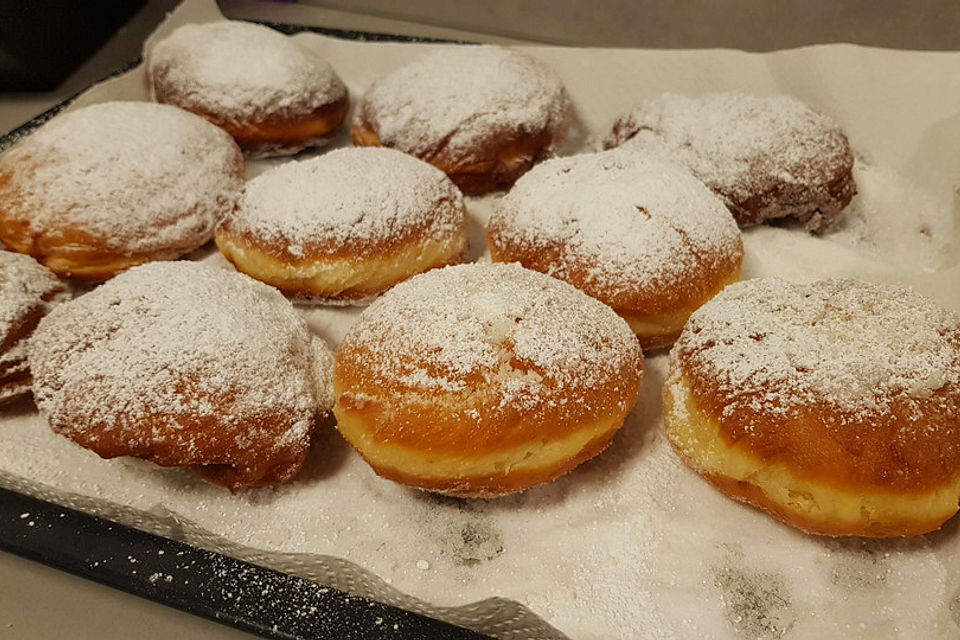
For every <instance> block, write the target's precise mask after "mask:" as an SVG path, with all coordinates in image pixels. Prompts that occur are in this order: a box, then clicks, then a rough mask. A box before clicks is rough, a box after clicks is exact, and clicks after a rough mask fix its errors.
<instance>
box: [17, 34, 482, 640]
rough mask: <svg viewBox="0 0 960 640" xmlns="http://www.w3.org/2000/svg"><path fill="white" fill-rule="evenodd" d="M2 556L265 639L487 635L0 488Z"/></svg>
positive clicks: (24, 128) (26, 128)
mask: <svg viewBox="0 0 960 640" xmlns="http://www.w3.org/2000/svg"><path fill="white" fill-rule="evenodd" d="M261 24H265V25H267V26H269V27H272V28H274V29H276V30H278V31H282V32H283V33H286V34H294V33H300V32H303V31H307V32H311V33H320V34H323V35H328V36H333V37H336V38H344V39H348V40H362V41H367V42H430V43H448V44H449V43H453V41H450V40H437V39H432V38H416V37H410V36H398V35H391V34H380V33H369V32H364V31H346V30H342V29H328V28H324V27H310V26H302V25H290V24H280V23H272V22H261ZM459 44H469V43H459ZM141 61H142V58H137V59H136V60H131V61H130V62H129V63H127V64H125V65H123V66H122V67H121V68H119V69H117V70H116V71H114V72H113V73H110V74H109V75H107V76H106V77H104V78H103V79H102V80H101V82H103V81H105V80H109V79H110V78H113V77H116V76H119V75H121V74H123V73H126V72H127V71H129V70H130V69H132V68H134V67H135V66H137V65H138V64H140V63H141ZM80 93H83V92H82V91H81V92H80ZM80 93H77V94H75V95H73V96H71V97H70V98H67V99H66V100H64V101H63V102H61V103H59V104H57V105H56V106H54V107H52V108H50V109H48V110H47V111H44V112H43V113H41V114H40V115H38V116H36V117H35V118H33V119H31V120H30V121H28V122H26V123H24V124H23V125H21V126H19V127H17V128H16V129H14V130H13V131H10V132H9V133H6V134H4V135H3V136H0V152H2V151H4V150H5V149H7V148H8V147H10V146H12V145H14V144H15V143H16V142H17V141H18V140H20V139H21V138H23V137H25V136H27V135H30V134H31V133H33V132H34V131H35V130H36V129H38V128H40V127H41V126H43V124H44V123H46V122H47V121H48V120H50V119H51V118H53V117H54V116H55V115H57V114H58V113H60V112H61V111H62V110H63V109H64V108H66V107H67V106H68V105H69V104H70V103H71V102H73V101H74V100H75V99H76V98H77V96H79V95H80ZM0 549H3V550H5V551H9V552H11V553H14V554H16V555H19V556H23V557H25V558H28V559H30V560H35V561H37V562H41V563H43V564H46V565H48V566H51V567H54V568H56V569H60V570H63V571H67V572H69V573H73V574H76V575H79V576H82V577H84V578H87V579H90V580H93V581H95V582H99V583H101V584H105V585H108V586H111V587H114V588H116V589H120V590H121V591H126V592H128V593H132V594H134V595H137V596H141V597H143V598H147V599H149V600H153V601H155V602H160V603H162V604H166V605H169V606H172V607H175V608H177V609H182V610H184V611H188V612H190V613H193V614H197V615H200V616H203V617H206V618H210V619H212V620H216V621H218V622H221V623H224V624H227V625H230V626H233V627H236V628H239V629H242V630H244V631H249V632H252V633H256V634H259V635H261V636H263V637H266V638H282V639H284V640H288V639H289V640H308V639H309V640H380V639H382V638H402V639H404V640H406V639H408V638H409V639H421V638H422V639H423V640H482V639H485V638H486V639H488V640H489V639H490V636H486V635H483V634H480V633H477V632H475V631H470V630H468V629H464V628H462V627H457V626H454V625H451V624H449V623H446V622H443V621H440V620H435V619H433V618H429V617H427V616H424V615H421V614H417V613H413V612H411V611H407V610H405V609H400V608H398V607H394V606H390V605H386V604H382V603H380V602H376V601H374V600H370V599H368V598H364V597H361V596H356V595H352V594H348V593H346V592H344V591H339V590H337V589H333V588H331V587H325V586H323V585H320V584H317V583H315V582H311V581H309V580H304V579H302V578H298V577H296V576H292V575H289V574H285V573H281V572H279V571H274V570H272V569H268V568H266V567H261V566H258V565H254V564H251V563H248V562H244V561H242V560H237V559H235V558H231V557H229V556H224V555H222V554H218V553H214V552H211V551H205V550H202V549H198V548H196V547H192V546H190V545H187V544H183V543H181V542H177V541H174V540H169V539H167V538H163V537H160V536H156V535H153V534H150V533H146V532H144V531H140V530H139V529H134V528H131V527H127V526H124V525H121V524H118V523H115V522H111V521H109V520H105V519H103V518H98V517H95V516H91V515H89V514H86V513H82V512H79V511H75V510H73V509H68V508H65V507H62V506H59V505H56V504H53V503H50V502H44V501H42V500H37V499H35V498H31V497H28V496H25V495H23V494H20V493H17V492H14V491H10V490H8V489H4V488H2V487H0Z"/></svg>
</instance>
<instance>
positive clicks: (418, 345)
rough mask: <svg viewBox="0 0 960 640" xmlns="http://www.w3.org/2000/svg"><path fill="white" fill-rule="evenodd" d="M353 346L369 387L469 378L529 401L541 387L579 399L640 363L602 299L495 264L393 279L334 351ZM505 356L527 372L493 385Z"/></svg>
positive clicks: (508, 402) (438, 385)
mask: <svg viewBox="0 0 960 640" xmlns="http://www.w3.org/2000/svg"><path fill="white" fill-rule="evenodd" d="M353 348H362V349H363V350H364V351H365V352H368V353H369V355H370V357H369V359H368V360H367V362H366V365H367V367H368V371H369V375H370V376H371V377H372V379H373V380H378V381H379V384H378V385H377V386H387V387H394V388H401V389H421V390H428V391H429V390H437V391H450V392H469V390H470V389H471V378H472V379H473V384H478V383H479V384H491V385H493V386H494V387H495V388H496V393H498V394H499V395H500V405H501V406H504V407H520V408H528V409H529V408H532V406H535V404H536V403H537V402H541V401H542V400H543V395H544V394H547V395H551V396H563V395H564V394H569V397H568V398H567V400H568V401H569V402H570V403H571V404H577V403H578V402H580V401H582V398H581V395H584V394H585V393H586V392H589V391H590V390H592V389H594V388H596V387H598V386H600V385H607V384H615V383H616V381H615V380H613V381H611V376H612V375H614V372H616V371H619V370H621V369H622V368H623V367H624V366H626V365H627V364H629V363H634V364H635V365H636V367H641V366H642V362H643V359H642V355H641V354H640V347H639V345H638V343H637V339H636V337H635V336H634V335H633V332H632V331H631V330H630V328H629V327H628V326H627V324H626V322H624V321H623V320H622V319H621V318H620V317H619V316H617V314H615V313H614V312H613V310H611V309H610V308H609V307H607V306H606V305H604V304H602V303H600V302H598V301H597V300H594V299H593V298H590V297H589V296H587V295H586V294H584V293H582V292H581V291H579V290H577V289H575V288H574V287H572V286H571V285H569V284H567V283H565V282H562V281H560V280H556V279H554V278H551V277H549V276H546V275H543V274H541V273H538V272H535V271H531V270H528V269H524V268H523V267H521V266H520V265H518V264H501V263H494V264H488V263H474V264H466V265H459V266H455V267H446V268H443V269H435V270H433V271H430V272H427V273H425V274H421V275H418V276H415V277H413V278H411V279H410V280H407V281H406V282H403V283H401V284H399V285H397V286H395V287H394V288H393V289H391V290H390V291H389V292H388V293H387V294H385V295H384V296H383V297H382V298H380V299H378V300H377V301H375V302H374V303H373V304H371V305H370V306H369V307H368V308H367V309H366V310H365V311H364V313H363V314H362V315H361V317H360V319H359V320H358V321H357V323H356V324H355V325H354V326H353V327H352V328H351V329H350V331H349V332H348V334H347V335H346V336H345V338H344V341H343V346H341V349H353ZM507 362H512V363H514V365H515V364H516V363H522V365H520V366H521V368H522V369H523V370H525V371H527V374H526V375H512V376H510V377H509V378H506V379H505V382H504V384H502V385H500V386H497V385H496V382H495V380H497V379H498V376H499V375H501V374H502V368H503V366H506V363H507ZM514 365H511V366H514ZM478 381H484V382H478Z"/></svg>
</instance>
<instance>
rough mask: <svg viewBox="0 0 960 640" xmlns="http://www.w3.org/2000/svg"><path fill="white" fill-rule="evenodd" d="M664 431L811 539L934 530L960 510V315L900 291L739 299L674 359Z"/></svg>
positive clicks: (695, 462) (731, 297)
mask: <svg viewBox="0 0 960 640" xmlns="http://www.w3.org/2000/svg"><path fill="white" fill-rule="evenodd" d="M663 395H664V420H665V424H666V433H667V437H668V438H669V440H670V442H671V444H672V445H673V447H674V449H675V450H676V452H677V453H678V454H679V456H680V457H681V458H682V459H683V460H684V462H686V463H687V464H688V465H690V466H691V467H692V468H693V469H694V470H696V471H697V472H698V473H700V474H701V475H702V476H704V477H705V478H706V479H707V480H708V481H710V483H711V484H713V485H714V486H715V487H717V488H718V489H719V490H720V491H722V492H724V493H726V494H727V495H729V496H731V497H734V498H737V499H740V500H744V501H746V502H750V503H752V504H754V505H756V506H759V507H761V508H762V509H764V510H766V511H768V512H769V513H770V514H771V515H772V516H774V517H775V518H778V519H780V520H782V521H784V522H786V523H788V524H791V525H793V526H796V527H799V528H801V529H804V530H806V531H810V532H813V533H820V534H826V535H856V536H870V537H890V536H907V535H916V534H921V533H925V532H928V531H932V530H934V529H937V528H938V527H939V526H940V525H941V524H943V522H945V521H946V520H947V519H949V518H950V517H952V516H953V515H954V514H955V513H956V511H957V503H958V498H960V316H958V315H957V314H956V313H953V312H950V311H947V310H945V309H943V308H940V307H938V306H937V305H936V304H934V303H933V302H931V301H929V300H927V299H925V298H922V297H921V296H919V295H917V294H916V293H914V292H913V291H911V290H909V289H906V288H904V287H899V286H891V285H879V284H869V283H866V282H859V281H855V280H825V281H821V282H816V283H813V284H810V285H796V284H792V283H789V282H785V281H782V280H777V279H772V278H771V279H761V280H749V281H746V282H742V283H738V284H734V285H731V286H730V287H727V288H726V289H725V290H724V291H723V292H722V293H720V295H718V296H717V297H716V298H714V299H713V300H712V301H710V302H709V303H707V304H706V305H704V306H703V307H701V308H700V309H699V310H698V311H696V312H695V313H694V314H693V315H692V316H691V318H690V321H689V322H688V323H687V326H686V327H685V329H684V331H683V334H682V335H681V336H680V339H679V340H678V341H677V343H676V344H675V345H674V347H673V351H672V352H671V363H670V375H669V379H668V381H667V383H666V386H665V387H664V392H663Z"/></svg>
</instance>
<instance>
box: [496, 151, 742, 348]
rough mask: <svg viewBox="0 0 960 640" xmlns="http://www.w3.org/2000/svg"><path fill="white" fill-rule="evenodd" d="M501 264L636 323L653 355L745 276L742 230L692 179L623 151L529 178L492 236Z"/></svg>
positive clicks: (561, 162)
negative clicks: (555, 281)
mask: <svg viewBox="0 0 960 640" xmlns="http://www.w3.org/2000/svg"><path fill="white" fill-rule="evenodd" d="M487 238H488V242H489V245H490V253H491V255H492V256H493V259H494V260H500V261H505V262H514V261H516V262H520V263H521V264H523V266H525V267H527V268H529V269H535V270H537V271H541V272H543V273H547V274H549V275H552V276H554V277H557V278H560V279H561V280H566V281H567V282H569V283H570V284H572V285H574V286H575V287H577V288H578V289H580V290H582V291H585V292H586V293H588V294H590V295H591V296H593V297H594V298H597V299H598V300H600V301H601V302H604V303H606V304H608V305H610V306H611V307H613V309H614V311H616V312H617V313H619V314H620V315H621V316H623V318H624V319H625V320H626V321H627V323H628V324H629V325H630V327H631V328H632V329H633V330H634V332H635V333H636V334H637V335H638V336H639V338H640V343H641V345H642V346H643V347H644V348H652V347H662V346H666V345H669V344H670V343H672V342H673V340H674V339H676V337H677V336H678V335H679V334H680V330H681V329H682V328H683V325H684V323H685V322H686V320H687V318H688V317H689V315H690V314H691V313H692V312H693V311H694V309H696V308H697V307H699V306H700V305H701V304H703V303H704V302H706V301H707V300H709V299H710V298H711V297H713V296H714V295H715V294H716V293H717V292H718V291H720V290H721V289H722V288H723V287H724V286H726V285H727V284H729V283H731V282H733V281H735V280H736V279H737V278H738V277H739V275H740V263H741V261H742V259H743V243H742V241H741V239H740V230H739V229H738V228H737V224H736V222H735V221H734V220H733V217H732V216H731V215H730V212H729V211H727V209H726V207H724V206H723V203H722V202H720V201H719V200H718V199H717V198H716V197H715V196H714V195H713V194H712V193H711V192H710V190H709V189H707V188H706V187H705V186H704V185H703V183H701V182H700V181H699V180H697V179H696V178H694V177H693V176H691V175H690V174H689V173H688V172H687V171H685V170H684V169H681V168H679V167H677V166H675V165H671V164H667V163H666V162H663V161H661V160H658V159H656V158H653V159H651V158H648V157H646V156H643V155H641V154H639V153H634V152H627V151H616V152H610V151H608V152H604V153H597V154H583V155H577V156H570V157H566V158H558V159H555V160H549V161H547V162H544V163H543V164H541V165H539V166H537V167H535V168H534V169H533V170H532V171H530V173H528V174H527V175H525V176H523V177H522V178H520V180H519V181H517V184H516V185H514V187H513V189H512V190H511V191H510V193H508V194H507V196H506V197H504V198H503V200H501V201H500V203H499V205H498V207H497V208H496V209H495V211H494V213H493V215H492V216H491V218H490V222H489V224H488V227H487Z"/></svg>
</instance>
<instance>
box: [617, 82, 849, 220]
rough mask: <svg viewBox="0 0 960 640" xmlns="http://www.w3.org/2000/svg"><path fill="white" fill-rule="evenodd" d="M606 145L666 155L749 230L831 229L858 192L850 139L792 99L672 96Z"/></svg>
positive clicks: (621, 126)
mask: <svg viewBox="0 0 960 640" xmlns="http://www.w3.org/2000/svg"><path fill="white" fill-rule="evenodd" d="M603 144H604V147H605V148H607V149H609V148H612V147H616V146H620V145H627V146H629V147H632V148H634V149H641V150H644V151H647V152H654V153H660V154H663V155H665V156H666V157H667V158H668V159H669V160H671V161H673V162H677V163H679V164H681V165H683V166H685V167H687V168H688V169H689V170H690V171H691V172H692V173H693V175H695V176H696V177H698V178H700V179H701V180H703V182H704V183H706V185H707V186H708V187H710V188H711V189H713V191H714V192H715V193H716V194H717V195H718V196H720V198H721V199H722V200H723V201H724V202H725V203H726V205H727V206H728V207H729V208H730V212H731V213H732V214H733V217H734V218H736V219H737V222H738V223H740V225H741V226H749V225H754V224H760V223H762V222H766V221H768V220H775V219H778V218H786V217H791V218H796V219H798V220H800V221H801V222H803V223H804V225H805V226H806V228H807V229H810V230H819V229H824V228H826V227H829V226H830V225H831V224H832V223H833V222H835V221H836V219H837V218H838V217H839V216H840V213H841V211H842V210H843V209H844V207H846V206H847V205H848V204H849V203H850V199H851V198H852V197H853V196H854V194H855V193H856V192H857V187H856V185H855V184H854V182H853V173H852V172H853V153H852V152H851V150H850V144H849V142H847V137H846V136H845V135H844V134H843V132H842V131H841V130H840V128H839V127H838V126H837V124H836V123H834V122H833V121H832V120H831V119H830V118H828V117H827V116H825V115H823V114H820V113H817V112H816V111H814V110H813V109H811V108H810V107H808V106H807V105H805V104H804V103H802V102H800V101H799V100H797V99H795V98H792V97H790V96H785V95H781V96H772V97H756V96H748V95H743V94H740V93H717V94H710V95H706V96H703V97H700V98H686V97H683V96H678V95H673V94H664V95H661V96H658V97H655V98H650V99H647V100H644V101H642V102H641V103H640V104H639V105H638V106H637V107H636V108H635V109H634V110H633V111H631V112H630V113H628V114H626V115H624V116H622V117H621V118H619V119H618V120H617V121H616V123H615V124H614V125H613V131H611V133H610V135H609V136H607V138H606V139H605V140H604V143H603Z"/></svg>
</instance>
